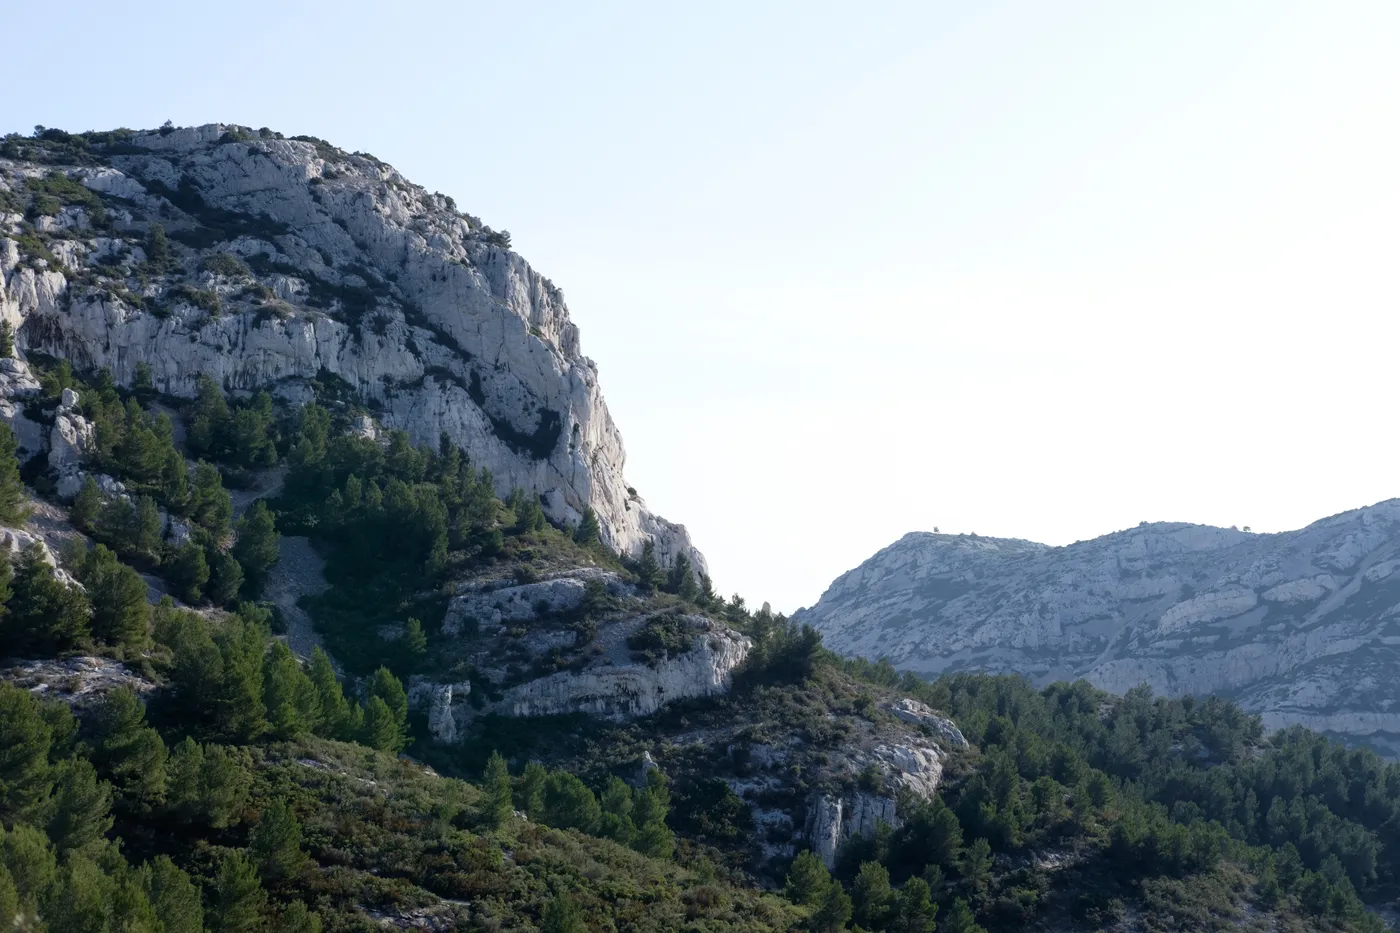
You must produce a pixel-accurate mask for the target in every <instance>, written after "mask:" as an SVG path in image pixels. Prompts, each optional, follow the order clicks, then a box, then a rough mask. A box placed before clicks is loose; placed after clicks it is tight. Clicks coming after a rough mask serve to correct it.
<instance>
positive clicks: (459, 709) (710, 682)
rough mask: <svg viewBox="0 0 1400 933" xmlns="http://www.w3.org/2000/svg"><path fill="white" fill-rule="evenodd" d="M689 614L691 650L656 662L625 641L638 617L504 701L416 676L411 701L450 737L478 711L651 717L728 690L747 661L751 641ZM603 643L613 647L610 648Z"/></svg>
mask: <svg viewBox="0 0 1400 933" xmlns="http://www.w3.org/2000/svg"><path fill="white" fill-rule="evenodd" d="M532 585H534V584H532ZM691 619H692V624H693V625H694V626H695V634H694V636H693V637H692V639H691V645H690V648H689V650H687V651H684V652H682V653H680V654H678V655H675V656H667V657H665V658H662V659H660V660H658V661H656V662H654V663H652V664H646V663H641V662H637V661H634V660H632V657H631V652H630V651H629V650H628V649H627V646H626V643H625V641H626V634H627V633H628V632H630V631H635V630H636V627H637V625H636V623H637V622H638V621H639V620H629V621H627V622H622V623H612V624H610V625H606V626H604V627H602V628H601V629H600V630H599V632H598V635H597V636H596V637H597V642H596V644H597V645H598V649H599V650H598V652H597V653H594V654H593V655H591V660H590V661H589V662H588V665H587V666H586V667H584V668H583V669H582V670H576V671H575V670H571V671H560V672H558V673H555V674H551V675H549V676H546V677H540V678H537V679H534V680H527V681H525V682H523V683H518V684H515V685H513V686H508V687H506V688H505V689H504V690H503V691H502V695H501V698H500V699H499V700H497V701H495V702H488V703H485V704H483V705H482V706H481V707H480V708H476V707H474V706H472V705H471V704H470V703H467V702H463V700H465V698H466V694H467V693H469V692H470V689H471V688H470V685H467V684H453V685H444V684H439V683H433V682H430V681H427V680H420V679H417V678H415V679H414V682H413V683H412V684H411V686H410V690H409V702H410V704H411V705H413V706H414V707H415V708H417V709H425V708H426V709H427V710H428V712H429V720H430V722H429V726H430V728H432V729H433V731H434V735H435V737H437V738H438V740H439V741H442V742H452V741H455V740H457V739H458V738H459V737H461V736H462V735H463V734H464V732H465V728H466V726H467V724H468V723H469V722H470V721H471V720H472V719H473V718H475V717H476V716H479V715H486V714H494V715H498V716H557V715H563V714H566V713H587V714H589V715H593V716H598V717H602V718H605V719H613V720H625V719H632V718H635V717H638V716H646V715H649V714H651V713H654V712H656V711H657V710H659V709H660V708H661V707H662V706H664V705H666V704H667V703H671V702H673V701H675V700H684V699H690V698H693V697H702V696H714V695H716V694H720V693H724V692H725V691H727V690H728V689H729V685H730V679H731V675H732V673H733V671H734V669H735V668H736V667H738V666H739V665H740V664H742V663H743V660H744V658H745V657H746V656H747V655H748V651H749V648H750V647H751V646H752V643H751V642H750V641H749V639H747V638H745V637H744V636H742V635H740V634H738V633H737V632H733V631H730V630H729V629H726V628H722V627H720V626H717V625H713V624H712V623H709V622H708V621H707V620H704V619H702V618H700V617H691ZM572 640H573V635H572V633H568V634H566V635H565V636H564V637H563V638H562V639H561V640H560V641H559V644H560V646H561V647H562V646H564V644H565V643H566V642H571V641H572ZM545 641H546V642H547V641H548V639H547V638H546V640H545ZM605 645H606V646H609V647H610V649H611V650H607V649H605V648H604V646H605ZM444 688H446V689H445V690H444ZM449 713H450V716H449V715H448V714H449ZM434 717H437V719H438V725H437V726H433V725H432V721H433V719H434ZM449 718H450V719H451V724H450V725H449V723H448V722H447V720H448V719H449Z"/></svg>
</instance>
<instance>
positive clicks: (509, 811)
mask: <svg viewBox="0 0 1400 933" xmlns="http://www.w3.org/2000/svg"><path fill="white" fill-rule="evenodd" d="M482 789H483V790H484V791H485V795H484V799H483V800H482V811H481V812H482V817H483V819H484V820H485V821H486V825H487V826H497V827H499V826H504V825H506V824H507V823H509V822H510V820H511V818H512V817H513V816H514V815H515V806H514V803H513V801H512V799H511V789H510V769H509V768H507V767H506V760H505V758H503V757H501V753H500V752H492V753H491V757H490V758H487V759H486V773H485V775H484V776H483V778H482Z"/></svg>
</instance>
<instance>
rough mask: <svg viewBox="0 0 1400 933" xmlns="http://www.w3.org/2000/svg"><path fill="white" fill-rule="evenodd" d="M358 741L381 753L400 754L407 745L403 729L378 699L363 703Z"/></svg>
mask: <svg viewBox="0 0 1400 933" xmlns="http://www.w3.org/2000/svg"><path fill="white" fill-rule="evenodd" d="M360 741H362V742H364V744H366V745H368V746H369V747H370V748H375V749H378V750H379V751H381V752H395V753H397V752H400V751H403V747H404V745H405V744H407V741H408V740H407V738H406V737H405V736H404V730H403V727H402V726H401V725H400V724H399V721H398V717H397V716H395V715H394V712H393V710H391V709H390V708H389V704H387V703H385V702H384V701H383V700H382V699H380V698H379V697H370V698H369V700H368V702H366V703H365V716H364V725H363V726H362V727H361V731H360Z"/></svg>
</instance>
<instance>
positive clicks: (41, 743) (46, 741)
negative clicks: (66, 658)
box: [0, 682, 53, 890]
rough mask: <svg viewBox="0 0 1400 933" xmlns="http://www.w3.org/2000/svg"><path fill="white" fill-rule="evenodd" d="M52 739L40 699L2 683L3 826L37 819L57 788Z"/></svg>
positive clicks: (0, 801) (0, 805)
mask: <svg viewBox="0 0 1400 933" xmlns="http://www.w3.org/2000/svg"><path fill="white" fill-rule="evenodd" d="M52 742H53V730H52V729H51V728H50V727H49V724H48V723H47V722H45V721H44V717H43V715H42V714H41V713H40V711H39V703H38V701H37V700H35V699H34V697H33V696H31V695H30V693H29V691H27V690H24V689H21V688H20V687H16V686H14V685H13V684H9V683H3V682H0V825H4V824H9V823H14V822H15V821H17V820H33V819H35V818H36V817H37V816H38V815H39V813H40V812H41V811H42V810H43V808H44V806H45V804H46V803H47V801H48V798H49V793H50V791H51V790H52V788H53V770H52V768H51V767H50V766H49V747H50V745H51V744H52ZM21 890H23V889H21Z"/></svg>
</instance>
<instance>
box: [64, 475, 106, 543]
mask: <svg viewBox="0 0 1400 933" xmlns="http://www.w3.org/2000/svg"><path fill="white" fill-rule="evenodd" d="M101 511H102V490H100V489H98V488H97V480H96V479H94V478H93V476H92V474H91V473H89V474H88V475H87V477H86V478H85V479H84V480H83V488H82V489H80V490H78V495H77V498H75V499H74V500H73V505H72V506H71V507H70V508H69V510H68V516H69V518H71V519H72V520H73V524H74V525H77V526H78V527H79V528H81V529H83V530H87V529H90V528H92V524H93V522H95V521H97V516H98V514H99V513H100V512H101Z"/></svg>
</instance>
